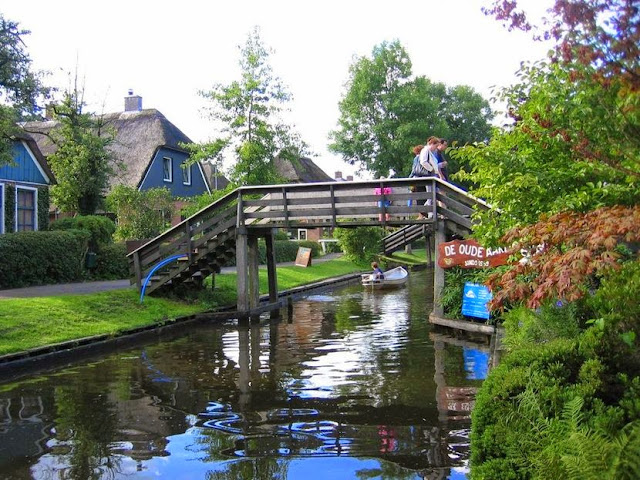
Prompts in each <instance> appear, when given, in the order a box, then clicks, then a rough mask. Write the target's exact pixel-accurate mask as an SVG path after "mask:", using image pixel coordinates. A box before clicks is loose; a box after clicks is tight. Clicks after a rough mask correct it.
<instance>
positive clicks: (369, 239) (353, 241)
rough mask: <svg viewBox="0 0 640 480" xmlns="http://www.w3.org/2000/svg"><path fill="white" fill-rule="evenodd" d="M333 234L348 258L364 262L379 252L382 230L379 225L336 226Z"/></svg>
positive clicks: (369, 260)
mask: <svg viewBox="0 0 640 480" xmlns="http://www.w3.org/2000/svg"><path fill="white" fill-rule="evenodd" d="M333 235H334V237H335V238H337V239H338V243H339V244H340V248H341V249H342V251H343V252H344V254H345V256H346V257H347V258H348V259H349V260H352V261H354V262H358V263H360V264H366V263H369V262H371V261H372V260H373V259H374V258H375V256H376V255H378V254H379V253H380V250H381V241H382V237H383V236H384V230H383V229H382V228H380V227H355V228H336V229H335V231H334V233H333Z"/></svg>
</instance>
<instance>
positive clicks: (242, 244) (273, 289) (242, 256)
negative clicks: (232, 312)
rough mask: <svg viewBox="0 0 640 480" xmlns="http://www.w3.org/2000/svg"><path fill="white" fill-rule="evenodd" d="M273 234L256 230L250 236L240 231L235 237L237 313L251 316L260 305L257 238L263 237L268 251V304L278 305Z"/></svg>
mask: <svg viewBox="0 0 640 480" xmlns="http://www.w3.org/2000/svg"><path fill="white" fill-rule="evenodd" d="M274 232H275V230H273V229H269V230H267V231H265V230H256V231H253V232H252V233H249V230H248V229H247V228H246V227H240V228H239V229H238V231H237V237H236V270H237V272H238V280H237V282H238V283H237V288H238V312H242V313H250V312H251V311H255V310H256V309H257V308H258V307H259V305H260V282H259V277H258V266H259V263H260V253H259V250H258V238H260V237H261V236H264V238H265V244H266V247H267V274H268V281H269V303H270V304H274V303H277V302H278V277H277V273H276V266H277V265H276V252H275V241H274Z"/></svg>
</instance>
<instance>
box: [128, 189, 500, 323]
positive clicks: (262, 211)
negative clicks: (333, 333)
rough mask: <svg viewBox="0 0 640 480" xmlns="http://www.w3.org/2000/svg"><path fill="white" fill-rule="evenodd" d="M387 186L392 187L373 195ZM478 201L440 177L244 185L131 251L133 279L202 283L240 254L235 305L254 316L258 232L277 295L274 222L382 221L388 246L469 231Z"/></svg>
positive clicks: (150, 284) (154, 284) (147, 283)
mask: <svg viewBox="0 0 640 480" xmlns="http://www.w3.org/2000/svg"><path fill="white" fill-rule="evenodd" d="M412 186H413V187H417V189H416V190H417V191H414V192H412V191H410V188H409V187H412ZM388 188H390V189H391V193H387V194H382V195H376V194H375V191H376V189H380V190H378V191H380V192H384V191H387V192H388ZM385 189H386V190H385ZM474 208H482V209H486V208H489V207H488V205H487V204H485V203H484V202H482V201H481V200H478V199H476V198H474V197H472V196H470V195H468V194H467V193H466V192H464V191H463V190H460V189H459V188H457V187H455V186H454V185H451V184H449V183H447V182H444V181H442V180H440V179H437V178H412V179H408V178H406V179H385V180H375V181H363V182H351V181H349V182H325V183H307V184H287V185H268V186H251V187H242V188H238V189H237V190H235V191H233V192H231V193H230V194H228V195H226V196H225V197H223V198H220V199H219V200H217V201H215V202H213V203H212V204H211V205H209V206H208V207H206V208H204V209H202V210H200V211H199V212H197V213H196V214H194V215H193V216H191V217H189V218H187V219H186V220H184V221H182V222H181V223H179V224H178V225H176V226H174V227H173V228H171V229H169V230H167V231H166V232H164V233H163V234H161V235H159V236H158V237H156V238H154V239H153V240H151V241H149V242H148V243H146V244H144V245H142V246H141V247H139V248H138V249H136V250H134V251H133V252H131V253H130V254H129V261H130V266H131V273H132V277H133V278H132V283H135V284H136V285H137V287H138V290H139V291H140V292H141V298H142V296H143V295H144V293H145V292H146V293H151V292H153V291H155V290H157V289H160V288H175V287H176V286H179V285H189V284H198V283H201V282H202V279H203V278H204V277H206V276H207V275H209V274H215V273H218V272H219V271H220V268H221V267H222V266H223V265H225V264H226V262H227V261H228V260H229V259H230V258H233V257H235V259H236V268H237V272H238V280H237V289H238V312H240V313H243V314H247V315H250V314H251V312H252V311H256V309H257V308H258V306H259V291H258V264H259V256H258V239H260V238H264V240H265V243H266V251H267V270H268V279H269V282H268V283H269V301H270V302H271V303H277V300H278V284H277V276H276V261H275V251H274V232H275V231H276V229H280V228H283V229H296V228H314V227H330V228H335V227H342V228H352V227H360V226H383V227H386V228H389V229H392V230H393V231H392V232H391V233H390V234H389V235H388V236H387V237H386V238H385V239H384V243H383V250H384V252H385V253H391V252H393V251H395V250H398V249H400V248H402V247H404V246H405V245H407V244H409V243H411V242H413V241H415V240H416V239H418V238H420V237H422V236H430V235H433V236H434V237H435V239H436V244H437V243H438V242H439V241H445V238H446V235H447V234H449V233H457V234H459V235H465V234H467V233H469V232H470V231H471V229H472V226H473V225H472V220H471V214H472V213H473V211H474ZM442 282H443V279H442ZM436 283H438V279H437V278H436Z"/></svg>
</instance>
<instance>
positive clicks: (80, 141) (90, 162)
mask: <svg viewBox="0 0 640 480" xmlns="http://www.w3.org/2000/svg"><path fill="white" fill-rule="evenodd" d="M84 105H85V104H84V101H83V93H82V91H80V90H78V88H77V86H75V87H74V88H73V89H72V90H69V91H67V92H66V93H65V96H64V99H63V101H62V103H61V104H60V105H58V106H55V107H54V114H55V117H56V119H57V120H59V122H60V126H59V127H58V128H56V129H54V130H52V131H51V133H50V134H49V135H50V136H51V138H52V140H53V142H54V143H55V144H56V145H57V150H56V152H55V153H53V154H52V155H50V156H49V157H48V159H47V160H48V162H49V165H50V166H51V170H52V171H53V173H54V175H55V176H56V180H57V184H56V185H54V186H53V187H52V188H51V198H52V201H53V203H54V204H55V205H56V206H57V207H58V208H60V209H61V210H63V211H67V212H78V213H79V214H80V215H92V214H94V213H95V212H96V210H97V209H98V208H99V207H101V206H102V202H103V198H104V196H105V195H106V191H107V187H108V185H109V178H110V176H111V175H113V173H114V171H115V169H117V168H123V167H122V166H121V165H120V164H116V163H114V160H113V156H112V155H111V153H110V152H109V150H108V149H107V147H108V145H109V144H110V143H111V142H112V141H113V132H112V131H110V130H109V129H108V128H106V127H105V125H104V124H103V122H102V119H101V118H100V117H96V116H94V115H92V114H89V113H85V112H83V107H84Z"/></svg>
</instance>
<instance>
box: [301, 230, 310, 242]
mask: <svg viewBox="0 0 640 480" xmlns="http://www.w3.org/2000/svg"><path fill="white" fill-rule="evenodd" d="M308 233H309V232H308V231H307V229H306V228H299V229H298V240H306V239H307V238H309V235H308Z"/></svg>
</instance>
